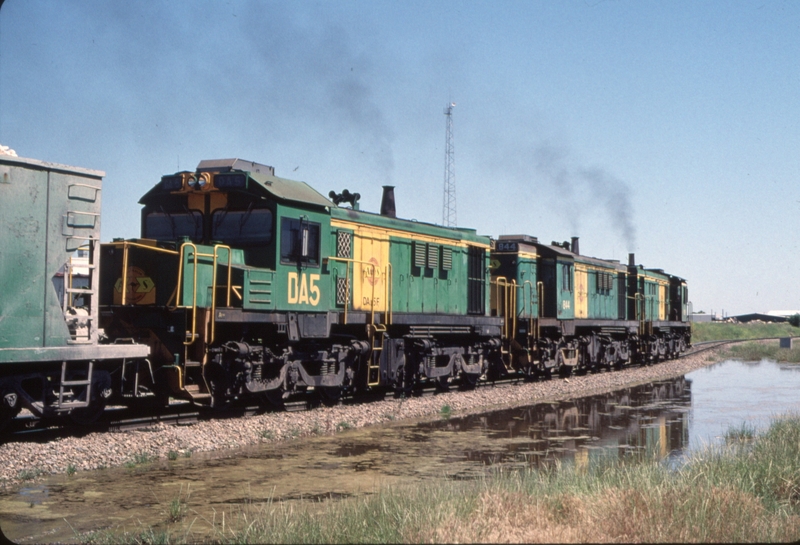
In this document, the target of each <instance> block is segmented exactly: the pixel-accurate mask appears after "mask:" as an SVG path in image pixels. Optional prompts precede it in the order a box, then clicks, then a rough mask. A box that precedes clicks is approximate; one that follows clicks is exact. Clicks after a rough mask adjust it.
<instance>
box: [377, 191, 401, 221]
mask: <svg viewBox="0 0 800 545" xmlns="http://www.w3.org/2000/svg"><path fill="white" fill-rule="evenodd" d="M381 216H387V217H389V218H396V217H397V211H396V210H395V206H394V186H393V185H385V186H383V198H382V199H381Z"/></svg>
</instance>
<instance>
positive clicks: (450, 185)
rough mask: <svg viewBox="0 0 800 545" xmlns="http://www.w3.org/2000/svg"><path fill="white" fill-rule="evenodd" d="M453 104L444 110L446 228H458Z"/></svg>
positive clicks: (443, 222) (443, 220) (444, 207)
mask: <svg viewBox="0 0 800 545" xmlns="http://www.w3.org/2000/svg"><path fill="white" fill-rule="evenodd" d="M455 106H456V103H455V102H451V103H450V104H448V105H447V107H446V108H445V109H444V115H446V116H447V136H446V138H445V147H444V206H443V208H442V210H443V211H442V224H443V225H444V226H445V227H455V226H456V170H455V165H454V163H453V108H455Z"/></svg>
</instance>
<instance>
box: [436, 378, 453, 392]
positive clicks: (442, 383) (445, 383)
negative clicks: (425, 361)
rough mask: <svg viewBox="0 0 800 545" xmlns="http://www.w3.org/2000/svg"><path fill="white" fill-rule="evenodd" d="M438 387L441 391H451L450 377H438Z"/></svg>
mask: <svg viewBox="0 0 800 545" xmlns="http://www.w3.org/2000/svg"><path fill="white" fill-rule="evenodd" d="M436 389H437V390H439V391H440V392H449V391H450V377H449V376H446V377H438V378H437V379H436Z"/></svg>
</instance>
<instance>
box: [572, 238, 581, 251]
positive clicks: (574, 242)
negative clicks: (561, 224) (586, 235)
mask: <svg viewBox="0 0 800 545" xmlns="http://www.w3.org/2000/svg"><path fill="white" fill-rule="evenodd" d="M571 247H572V253H573V254H576V255H577V254H580V253H581V252H580V246H579V245H578V237H572V245H571Z"/></svg>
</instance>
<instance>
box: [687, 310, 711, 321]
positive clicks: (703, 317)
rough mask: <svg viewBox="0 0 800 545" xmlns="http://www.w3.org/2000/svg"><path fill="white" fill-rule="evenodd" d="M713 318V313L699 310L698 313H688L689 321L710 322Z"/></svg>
mask: <svg viewBox="0 0 800 545" xmlns="http://www.w3.org/2000/svg"><path fill="white" fill-rule="evenodd" d="M713 319H714V315H713V314H706V313H705V312H701V313H698V314H690V315H689V321H690V322H698V323H700V322H711V321H712V320H713Z"/></svg>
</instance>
